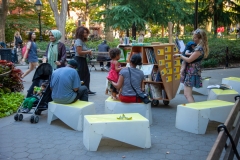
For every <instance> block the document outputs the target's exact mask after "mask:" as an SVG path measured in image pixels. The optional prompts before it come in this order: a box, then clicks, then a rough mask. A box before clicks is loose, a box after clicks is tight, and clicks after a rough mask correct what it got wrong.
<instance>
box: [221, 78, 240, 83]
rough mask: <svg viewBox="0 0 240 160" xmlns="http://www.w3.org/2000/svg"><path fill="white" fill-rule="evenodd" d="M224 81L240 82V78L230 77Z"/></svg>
mask: <svg viewBox="0 0 240 160" xmlns="http://www.w3.org/2000/svg"><path fill="white" fill-rule="evenodd" d="M224 79H227V80H232V81H237V82H240V78H239V77H228V78H224Z"/></svg>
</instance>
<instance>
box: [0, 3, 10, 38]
mask: <svg viewBox="0 0 240 160" xmlns="http://www.w3.org/2000/svg"><path fill="white" fill-rule="evenodd" d="M7 11H8V0H2V5H0V42H5V23H6V17H7Z"/></svg>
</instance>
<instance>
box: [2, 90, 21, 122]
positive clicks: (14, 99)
mask: <svg viewBox="0 0 240 160" xmlns="http://www.w3.org/2000/svg"><path fill="white" fill-rule="evenodd" d="M23 99H24V96H23V95H22V94H21V93H18V92H12V93H4V92H3V90H2V89H1V88H0V118H2V117H6V116H9V115H11V114H13V113H14V112H16V111H17V109H18V107H19V106H20V105H21V103H22V102H23Z"/></svg>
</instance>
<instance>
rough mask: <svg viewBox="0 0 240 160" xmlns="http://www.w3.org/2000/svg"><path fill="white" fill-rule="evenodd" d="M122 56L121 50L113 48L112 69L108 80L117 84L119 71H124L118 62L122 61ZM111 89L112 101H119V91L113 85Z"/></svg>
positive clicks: (111, 53)
mask: <svg viewBox="0 0 240 160" xmlns="http://www.w3.org/2000/svg"><path fill="white" fill-rule="evenodd" d="M120 55H121V50H120V49H118V48H113V49H111V50H110V51H109V56H110V58H111V59H112V60H111V67H110V71H109V73H108V76H107V79H108V80H109V81H113V82H115V83H117V82H118V77H119V71H120V70H121V69H122V67H121V65H120V63H119V62H118V60H119V59H120ZM110 89H111V96H112V99H114V100H116V99H118V98H117V94H118V91H117V89H116V88H115V87H114V86H113V85H112V84H111V86H110Z"/></svg>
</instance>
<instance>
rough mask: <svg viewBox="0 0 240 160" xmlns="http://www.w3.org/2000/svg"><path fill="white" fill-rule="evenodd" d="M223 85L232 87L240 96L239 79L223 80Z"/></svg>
mask: <svg viewBox="0 0 240 160" xmlns="http://www.w3.org/2000/svg"><path fill="white" fill-rule="evenodd" d="M222 84H227V85H229V86H231V87H232V89H234V90H235V91H237V92H238V93H239V94H240V78H239V77H228V78H223V79H222Z"/></svg>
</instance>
